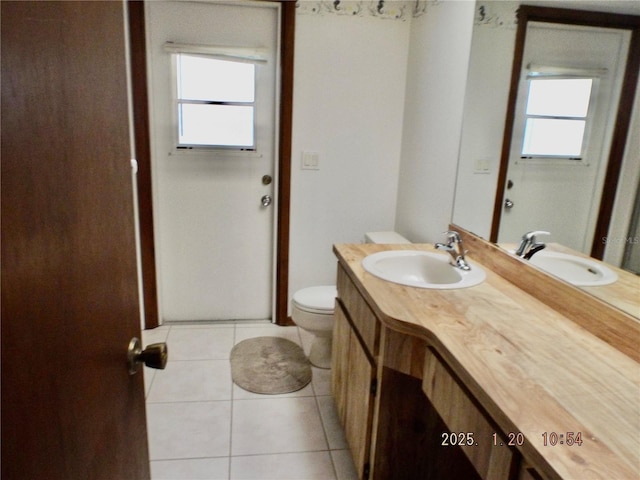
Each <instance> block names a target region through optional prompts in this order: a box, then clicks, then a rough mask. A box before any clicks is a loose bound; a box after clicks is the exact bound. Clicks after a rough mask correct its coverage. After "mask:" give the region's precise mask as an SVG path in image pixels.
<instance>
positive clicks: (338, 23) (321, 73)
mask: <svg viewBox="0 0 640 480" xmlns="http://www.w3.org/2000/svg"><path fill="white" fill-rule="evenodd" d="M382 3H383V2H366V1H365V2H351V3H350V2H320V1H309V2H304V1H303V2H300V7H299V12H298V13H297V14H296V24H297V27H296V50H295V72H294V77H295V88H294V98H293V131H292V141H293V143H292V148H291V150H292V160H291V164H292V169H291V207H290V208H291V210H290V212H291V221H290V235H289V240H290V248H289V252H288V266H289V272H288V286H287V289H288V294H289V295H288V297H289V298H290V297H291V295H292V294H293V292H295V291H297V290H298V289H300V288H303V287H305V286H308V285H318V284H325V283H333V282H335V272H336V259H335V256H334V255H333V253H332V251H331V245H332V244H334V243H359V242H362V240H363V235H364V233H365V232H367V231H372V230H396V231H398V232H400V233H402V234H403V235H405V236H406V237H407V238H409V239H411V240H412V241H414V242H429V243H432V242H436V241H442V239H443V238H442V232H443V231H444V230H446V229H447V225H448V224H449V223H450V221H451V212H452V210H453V205H454V201H455V199H456V196H457V191H456V182H457V180H456V179H457V176H458V152H459V150H460V144H461V133H460V131H461V127H462V125H463V116H464V112H465V103H466V102H465V98H466V89H467V82H466V79H467V71H468V65H469V54H470V51H471V46H470V43H471V38H472V34H473V28H474V27H473V23H474V18H475V19H476V20H479V19H480V15H479V14H478V10H477V9H476V5H475V4H472V3H471V2H447V1H433V2H431V1H425V2H422V1H418V2H413V1H410V2H385V4H386V5H385V8H386V9H387V10H384V9H377V8H376V7H377V6H382ZM552 3H553V4H554V5H559V4H560V3H561V2H552ZM607 3H610V2H607ZM622 5H627V4H626V2H623V4H622ZM631 5H632V7H631V8H633V4H631ZM337 6H340V7H341V8H344V9H345V10H341V11H335V10H336V8H335V7H337ZM354 8H356V9H357V8H359V9H360V10H358V11H357V12H355V13H354V11H353V10H349V9H354ZM305 9H306V10H305ZM332 9H333V10H334V11H332ZM501 15H502V14H498V13H496V12H492V11H491V9H490V8H489V7H488V6H487V8H486V9H485V10H484V11H483V13H482V18H483V19H485V18H486V19H494V20H495V19H496V18H501ZM505 15H506V17H507V18H509V16H508V14H505ZM398 16H399V17H400V18H395V17H398ZM477 23H481V22H480V21H478V22H477ZM477 27H478V25H476V27H475V28H477ZM485 27H486V28H504V29H506V30H507V31H509V32H514V30H511V28H512V26H511V25H510V21H509V20H506V21H505V25H503V26H501V27H496V26H495V25H492V24H490V23H487V25H486V26H485ZM327 32H331V34H330V35H329V34H327ZM452 32H455V33H452ZM353 65H359V68H357V69H356V68H353ZM339 67H343V68H341V70H340V75H336V70H337V69H338V68H339ZM426 85H428V86H429V88H425V86H426ZM637 105H638V100H637V99H636V104H635V110H636V111H637V110H638V108H637ZM365 112H366V113H365ZM636 117H637V115H636ZM636 122H637V119H636ZM636 125H637V123H636ZM636 132H637V129H636ZM636 135H637V133H636ZM303 152H315V153H317V160H318V162H319V164H318V167H319V168H317V169H302V168H301V167H300V164H301V161H302V153H303ZM636 154H637V151H636ZM497 160H498V159H497V158H494V161H496V162H497ZM636 163H638V162H636ZM495 167H496V164H491V163H490V165H489V168H490V169H491V173H490V174H489V175H484V176H483V177H482V178H483V179H486V178H490V177H492V174H494V175H495ZM490 203H491V202H489V204H490ZM483 207H484V206H483ZM486 208H488V209H489V210H490V205H488V206H486ZM3 213H4V212H3ZM454 220H455V218H454ZM626 222H627V225H628V223H629V220H626ZM463 226H464V224H463ZM474 231H476V232H478V233H484V232H481V231H480V230H478V229H474ZM625 235H626V234H625ZM612 243H614V242H612ZM617 243H619V242H617ZM471 255H472V254H471ZM3 275H4V274H3ZM214 276H217V277H219V275H212V277H214ZM207 281H209V279H208V280H207ZM161 301H162V299H161ZM285 304H288V298H287V301H286V302H285ZM267 326H268V325H267ZM190 327H191V328H193V325H191V326H186V325H185V326H184V327H182V326H181V328H182V329H184V330H187V329H189V328H190ZM268 327H269V328H280V327H271V326H268ZM169 328H171V329H173V328H174V326H173V325H172V326H171V327H167V326H166V325H165V326H161V327H160V328H159V329H155V330H150V331H148V332H147V333H148V334H149V333H150V332H156V333H150V334H149V335H148V336H147V338H145V343H148V342H147V341H149V342H150V341H155V340H156V339H157V340H163V338H162V335H163V333H162V332H163V330H162V329H164V334H166V333H167V329H169ZM207 328H216V329H227V330H228V331H227V335H226V340H225V342H227V343H225V345H224V346H222V347H221V349H223V350H224V349H228V347H229V345H228V342H229V341H230V340H229V337H230V336H231V334H230V332H231V331H232V330H233V331H234V334H232V335H235V339H238V338H242V335H243V332H242V331H241V329H242V328H247V329H250V328H253V326H249V325H247V326H246V327H243V326H230V325H229V324H227V325H219V326H214V327H209V326H207ZM259 328H263V327H259ZM179 330H180V329H178V328H176V330H175V331H176V332H178V331H179ZM203 330H204V328H203ZM3 333H4V331H3ZM298 335H302V334H301V333H300V334H298ZM200 337H201V338H200V339H199V340H200V341H201V342H202V341H205V340H206V339H207V338H211V337H210V335H209V334H206V333H205V334H203V335H200ZM222 337H224V335H223V336H222ZM214 338H215V339H217V340H220V338H221V336H217V335H215V336H214ZM164 339H166V338H164ZM300 340H301V341H302V343H303V344H304V343H305V339H304V338H303V337H302V336H301V337H300ZM213 343H215V341H214V342H213ZM169 344H170V349H172V350H171V351H172V352H173V354H174V356H173V357H172V358H173V360H174V361H182V362H190V361H201V359H192V360H190V359H188V358H186V357H184V356H183V357H182V359H180V355H185V354H187V353H188V352H189V351H191V352H194V351H195V352H196V353H197V350H198V349H197V348H194V347H193V345H191V346H189V345H186V344H185V343H184V342H183V343H182V345H181V342H180V341H177V342H174V343H173V347H172V346H171V345H172V344H171V341H170V339H169ZM201 345H202V343H201ZM3 346H4V343H3ZM212 346H213V344H212V345H209V346H203V348H204V350H208V353H205V354H204V355H205V356H206V355H212V356H213V357H215V356H216V355H219V353H217V352H212V351H211V348H212ZM176 354H177V356H176ZM205 361H220V359H219V358H211V357H207V358H206V360H205ZM222 361H224V360H222ZM185 364H186V363H185ZM156 374H157V373H156ZM322 375H323V374H322V373H319V374H318V376H319V377H320V378H318V379H317V380H319V381H320V383H319V384H317V385H315V386H314V388H315V387H316V386H317V387H318V389H319V391H320V392H322V394H323V395H320V396H325V397H326V396H328V390H327V385H328V384H327V379H326V377H324V378H322ZM316 395H318V393H317V392H316ZM322 401H324V400H322ZM318 402H321V401H320V400H318ZM160 403H162V402H160ZM192 403H195V402H192ZM291 403H292V404H293V403H294V402H291ZM318 405H319V403H318ZM320 408H322V407H320ZM325 413H326V412H325ZM320 415H323V414H322V413H320ZM317 418H318V417H316V419H317ZM318 425H319V424H318V423H317V422H316V423H315V426H318ZM325 428H326V427H325ZM314 448H316V447H312V449H314ZM254 459H255V457H254ZM259 468H264V467H263V466H261V467H259ZM334 468H336V467H335V464H334V466H330V471H331V475H336V477H338V476H339V474H337V473H336V470H334ZM227 471H228V465H227ZM280 478H282V477H280ZM320 478H326V477H320ZM329 478H331V477H329ZM339 478H350V477H349V474H348V473H347V474H346V475H345V476H344V477H339Z"/></svg>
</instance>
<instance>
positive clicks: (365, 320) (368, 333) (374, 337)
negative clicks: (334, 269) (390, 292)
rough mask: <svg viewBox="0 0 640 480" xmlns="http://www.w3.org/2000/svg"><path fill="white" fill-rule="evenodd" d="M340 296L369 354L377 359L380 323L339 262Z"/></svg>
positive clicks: (338, 282)
mask: <svg viewBox="0 0 640 480" xmlns="http://www.w3.org/2000/svg"><path fill="white" fill-rule="evenodd" d="M337 284H338V296H339V297H340V299H341V300H342V303H343V304H344V306H345V308H346V310H347V312H348V313H349V318H350V319H351V320H352V322H353V325H354V327H355V329H356V330H357V333H358V335H359V336H360V338H361V339H362V341H363V342H364V345H365V347H366V349H367V351H368V354H369V355H370V356H371V357H372V358H373V359H375V358H376V356H377V355H378V350H379V342H380V324H379V322H378V320H377V319H376V316H375V315H374V314H373V312H372V311H371V309H370V308H369V306H368V305H367V303H366V302H365V300H364V298H362V295H360V292H358V289H357V288H356V286H355V285H354V284H353V282H352V281H351V279H350V278H349V276H348V275H347V273H346V272H345V271H344V268H343V267H342V265H340V264H338V281H337Z"/></svg>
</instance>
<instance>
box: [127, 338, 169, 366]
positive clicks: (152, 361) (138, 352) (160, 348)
mask: <svg viewBox="0 0 640 480" xmlns="http://www.w3.org/2000/svg"><path fill="white" fill-rule="evenodd" d="M168 359H169V351H168V349H167V344H166V343H164V342H163V343H152V344H151V345H148V346H147V348H145V349H144V350H142V344H141V343H140V340H139V339H138V338H137V337H133V338H132V339H131V341H130V342H129V348H128V349H127V364H128V366H129V375H135V374H136V373H137V372H138V369H139V368H140V364H141V363H144V364H145V365H146V366H147V367H150V368H157V369H159V370H164V369H165V367H166V366H167V360H168Z"/></svg>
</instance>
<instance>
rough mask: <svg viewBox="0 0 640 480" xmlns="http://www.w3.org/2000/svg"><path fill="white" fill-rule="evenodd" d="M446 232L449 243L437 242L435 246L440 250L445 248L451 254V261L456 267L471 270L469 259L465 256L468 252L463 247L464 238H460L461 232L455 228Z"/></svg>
mask: <svg viewBox="0 0 640 480" xmlns="http://www.w3.org/2000/svg"><path fill="white" fill-rule="evenodd" d="M444 234H445V235H446V236H447V243H436V244H435V247H436V248H437V249H438V250H444V251H445V252H447V253H449V255H451V261H450V262H449V263H451V265H453V266H454V267H457V268H459V269H461V270H471V267H470V266H469V264H468V263H467V260H466V259H465V258H464V254H465V253H467V252H466V251H465V250H464V248H462V239H461V238H460V234H459V233H458V232H454V231H453V230H449V231H448V232H444Z"/></svg>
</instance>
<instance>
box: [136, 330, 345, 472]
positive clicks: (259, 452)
mask: <svg viewBox="0 0 640 480" xmlns="http://www.w3.org/2000/svg"><path fill="white" fill-rule="evenodd" d="M262 335H269V336H281V337H285V338H288V339H289V340H292V341H294V342H296V343H298V344H299V345H302V347H303V348H304V349H305V351H306V352H307V353H308V351H309V345H310V338H309V334H308V333H307V332H305V331H304V330H300V329H298V328H297V327H278V326H275V325H271V324H269V323H266V322H265V323H249V324H248V323H238V324H221V325H171V326H162V327H159V328H156V329H153V330H147V331H144V332H143V343H144V345H148V344H149V343H154V342H167V345H168V347H169V361H168V363H167V368H166V369H165V370H152V369H149V368H145V388H146V397H147V424H148V432H149V454H150V457H151V477H152V480H169V479H170V480H203V479H228V480H235V479H258V480H271V479H273V480H285V479H292V480H311V479H318V480H351V479H356V478H357V475H356V473H355V469H354V466H353V462H352V460H351V456H350V454H349V451H348V449H347V448H348V447H347V444H346V442H345V439H344V433H343V431H342V428H341V426H340V423H339V421H338V418H337V414H336V410H335V406H334V403H333V398H332V397H331V386H330V375H331V373H330V370H323V369H319V368H313V380H312V382H311V383H310V384H309V385H307V386H306V387H305V388H303V389H302V390H299V391H298V392H294V393H290V394H286V395H257V394H254V393H250V392H247V391H245V390H243V389H241V388H240V387H238V386H237V385H234V384H233V382H232V381H231V368H230V365H229V353H230V352H231V348H232V347H233V345H235V344H236V343H238V342H240V341H242V340H244V339H247V338H251V337H258V336H262Z"/></svg>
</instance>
